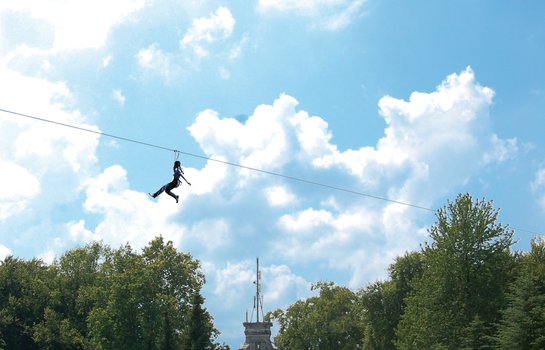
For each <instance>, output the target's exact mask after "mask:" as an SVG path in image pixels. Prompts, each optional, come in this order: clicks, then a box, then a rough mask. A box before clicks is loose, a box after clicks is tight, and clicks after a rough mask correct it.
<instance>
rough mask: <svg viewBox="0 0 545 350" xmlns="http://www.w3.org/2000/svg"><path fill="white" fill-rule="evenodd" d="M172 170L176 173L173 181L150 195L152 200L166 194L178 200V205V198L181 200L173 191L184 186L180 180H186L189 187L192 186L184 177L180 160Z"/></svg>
mask: <svg viewBox="0 0 545 350" xmlns="http://www.w3.org/2000/svg"><path fill="white" fill-rule="evenodd" d="M172 170H173V171H174V178H173V179H172V181H171V182H169V183H168V184H166V185H164V186H163V187H161V188H160V189H159V190H158V191H157V192H155V193H154V194H151V193H148V194H149V195H150V196H151V197H152V198H157V197H158V196H159V195H160V194H161V193H163V192H166V193H167V194H168V195H169V196H171V197H173V198H174V199H176V203H178V198H179V197H178V195H176V194H174V193H172V192H171V190H173V189H175V188H176V187H178V186H180V185H181V184H182V181H181V180H180V178H182V179H184V181H185V182H187V184H188V185H189V186H191V183H189V181H187V179H186V178H185V177H184V170H183V169H182V166H181V164H180V161H179V160H177V161H175V162H174V167H173V169H172Z"/></svg>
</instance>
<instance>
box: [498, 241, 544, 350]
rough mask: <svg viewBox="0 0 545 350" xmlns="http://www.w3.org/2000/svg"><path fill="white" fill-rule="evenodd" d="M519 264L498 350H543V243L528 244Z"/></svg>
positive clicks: (503, 320) (502, 322) (500, 329)
mask: <svg viewBox="0 0 545 350" xmlns="http://www.w3.org/2000/svg"><path fill="white" fill-rule="evenodd" d="M519 264H520V270H519V274H518V276H517V279H516V281H515V282H514V283H513V285H512V286H511V288H510V291H509V295H508V300H509V305H508V307H507V308H506V309H505V310H504V311H503V317H502V320H501V323H500V326H499V329H498V335H497V344H498V348H500V349H530V350H532V349H545V240H544V239H543V238H541V239H534V240H532V243H531V251H530V253H529V254H525V255H523V256H522V258H521V261H520V263H519Z"/></svg>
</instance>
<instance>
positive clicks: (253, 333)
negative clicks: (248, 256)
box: [239, 258, 276, 350]
mask: <svg viewBox="0 0 545 350" xmlns="http://www.w3.org/2000/svg"><path fill="white" fill-rule="evenodd" d="M256 275H257V276H256V277H257V278H256V281H255V284H256V294H255V297H254V310H256V322H248V313H246V322H244V323H243V325H244V335H245V336H246V339H245V340H244V344H242V345H241V346H240V349H239V350H276V349H275V348H274V346H273V345H272V343H271V327H272V323H271V322H265V321H264V320H262V321H261V322H260V321H259V311H261V314H263V300H262V299H261V296H260V294H261V271H259V258H258V259H257V274H256Z"/></svg>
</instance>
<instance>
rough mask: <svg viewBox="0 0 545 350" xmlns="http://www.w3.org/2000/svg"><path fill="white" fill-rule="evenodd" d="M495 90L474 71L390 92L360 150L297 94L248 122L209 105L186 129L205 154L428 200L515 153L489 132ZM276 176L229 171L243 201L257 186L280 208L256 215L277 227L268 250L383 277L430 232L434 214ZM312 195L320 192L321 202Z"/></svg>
mask: <svg viewBox="0 0 545 350" xmlns="http://www.w3.org/2000/svg"><path fill="white" fill-rule="evenodd" d="M493 96H494V92H493V91H492V90H491V89H490V88H488V87H483V86H481V85H480V84H478V83H477V82H476V81H475V77H474V73H473V71H472V70H471V69H470V68H467V69H465V70H464V71H462V72H461V73H459V74H452V75H450V76H448V77H447V78H446V79H445V81H443V82H442V83H441V84H440V85H439V86H438V87H437V88H436V90H435V91H432V92H429V93H425V92H414V93H412V94H411V96H410V98H409V100H408V101H403V100H400V99H396V98H393V97H389V96H386V97H384V98H382V99H381V100H380V102H379V109H380V110H379V111H380V115H381V116H382V117H383V118H384V120H385V122H386V128H385V131H384V136H383V137H382V138H381V139H380V140H379V141H378V142H377V144H376V145H375V146H374V147H362V148H360V149H348V150H340V149H339V148H338V146H337V145H335V144H333V143H332V142H331V140H332V133H331V131H330V129H329V126H328V124H327V122H326V121H325V120H324V119H323V118H321V117H319V116H310V115H309V114H308V113H307V112H305V111H298V110H297V104H298V103H297V101H296V100H295V99H294V98H293V97H291V96H288V95H285V94H283V95H281V96H280V97H279V98H278V99H277V100H276V101H274V103H272V104H271V105H261V106H258V107H257V108H256V109H255V110H254V112H253V114H252V115H251V116H250V117H249V118H248V119H247V120H246V121H245V122H240V121H238V120H236V119H234V118H220V117H219V115H218V113H217V112H215V111H212V110H205V111H203V112H201V113H200V114H199V115H198V116H197V118H196V119H195V122H194V123H193V124H192V125H191V126H190V127H189V128H188V130H189V131H190V133H191V135H192V136H193V138H194V139H195V140H196V141H197V142H198V143H199V145H200V147H201V148H202V149H203V150H204V152H205V153H206V154H210V155H218V156H221V157H222V158H223V159H226V160H228V161H230V162H236V163H239V164H243V165H247V166H251V167H255V168H259V169H263V170H267V171H277V172H282V173H285V174H289V175H291V174H298V176H300V177H302V178H311V179H312V178H316V177H318V178H322V175H323V178H326V179H328V180H324V181H325V182H326V183H328V184H331V181H332V182H333V183H332V184H333V185H335V184H336V180H331V179H337V178H341V177H342V178H343V183H342V185H339V187H345V188H357V189H358V191H360V192H363V193H369V194H372V195H378V196H382V197H388V198H391V199H394V200H398V201H403V202H407V203H412V204H416V205H420V206H423V207H430V206H432V205H433V204H434V203H435V201H436V200H437V199H439V198H442V196H444V195H446V194H448V193H451V192H452V191H453V189H454V190H455V191H456V190H457V189H458V188H460V187H461V186H463V184H464V183H465V182H466V181H467V179H469V178H471V177H472V176H474V175H475V174H477V173H478V172H479V171H480V170H481V169H482V168H483V167H484V166H487V165H488V164H490V163H492V162H502V161H506V160H508V159H511V158H513V157H514V156H516V154H517V152H518V146H517V140H516V139H508V140H504V139H500V138H499V137H498V136H497V135H496V134H495V133H494V132H492V130H491V121H490V115H489V108H490V105H491V103H492V98H493ZM309 169H310V170H309ZM309 171H311V172H312V173H310V172H309ZM276 180H277V179H272V178H271V177H270V175H264V174H260V173H253V172H250V171H244V170H236V169H231V170H230V172H228V173H227V174H226V177H225V178H224V181H223V182H224V183H225V182H227V183H232V182H234V183H235V185H230V186H232V187H234V188H236V191H237V196H236V197H237V198H239V197H244V198H245V197H250V196H252V194H253V193H255V191H256V188H260V189H261V191H263V192H264V193H265V197H264V198H265V200H266V204H268V205H269V206H272V207H273V208H274V210H278V212H273V213H268V215H269V216H268V217H267V218H260V217H254V218H251V219H250V222H252V221H255V225H257V226H267V225H271V224H272V225H274V227H275V228H276V229H277V231H278V232H277V233H276V234H275V237H274V239H273V238H266V239H264V240H261V241H260V242H261V243H262V244H265V246H266V247H268V249H269V250H271V249H272V251H273V252H274V254H276V255H277V256H280V257H282V258H283V259H287V260H288V261H292V262H294V263H304V262H306V263H308V262H309V261H312V262H315V263H318V262H320V263H321V264H324V262H326V264H327V266H329V267H330V268H333V269H340V270H346V269H349V270H350V271H352V279H351V281H350V285H351V286H361V283H364V282H365V281H369V280H373V279H375V278H379V277H382V276H384V274H385V267H386V266H387V265H388V264H389V263H391V260H392V259H393V258H394V257H395V256H397V255H399V254H403V253H404V251H406V250H411V249H416V248H417V247H418V242H419V241H421V240H422V239H423V237H424V235H425V231H424V230H422V225H427V224H429V220H422V219H419V218H422V217H429V216H431V213H429V212H424V213H422V211H421V210H420V209H415V208H408V207H405V206H402V205H400V204H394V203H386V202H382V201H378V200H376V199H365V198H358V197H357V196H352V197H351V198H348V199H347V198H346V197H343V200H342V201H340V200H337V197H339V196H340V195H341V194H339V193H336V192H333V193H331V191H326V192H325V193H324V194H323V195H322V194H321V192H319V191H313V189H309V188H308V187H306V186H293V188H292V189H291V191H290V193H289V195H288V196H287V193H284V190H283V188H286V187H285V186H280V185H278V184H277V183H275V182H272V181H276ZM211 193H214V192H211ZM216 193H217V194H218V195H223V194H225V193H226V192H224V191H220V192H216ZM326 196H327V197H326ZM343 196H345V195H343ZM293 198H297V201H294V200H293ZM309 198H315V199H316V198H318V202H319V203H320V206H319V207H316V201H314V202H312V201H309ZM288 199H289V200H288ZM254 201H255V199H254ZM241 203H246V202H245V201H242V202H241ZM309 203H312V204H309ZM286 204H290V205H289V207H288V206H286ZM243 212H244V213H245V211H244V210H243ZM240 215H242V214H240ZM263 215H267V214H263ZM247 219H248V218H247V217H246V220H247ZM232 220H238V216H237V217H236V219H235V218H232ZM240 220H245V219H240ZM420 220H422V222H421V221H420ZM250 225H252V224H250ZM415 233H416V234H415ZM231 234H233V235H235V236H237V233H235V232H231ZM238 236H239V237H241V236H240V234H238ZM240 239H242V238H240ZM244 239H246V237H245V238H244ZM234 240H235V241H236V238H235V239H234ZM370 261H373V264H371V263H370Z"/></svg>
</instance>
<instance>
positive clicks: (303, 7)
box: [258, 0, 366, 30]
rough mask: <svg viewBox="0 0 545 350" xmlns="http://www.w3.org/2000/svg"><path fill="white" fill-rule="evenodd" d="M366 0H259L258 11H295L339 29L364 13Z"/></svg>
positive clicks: (321, 25)
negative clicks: (363, 8)
mask: <svg viewBox="0 0 545 350" xmlns="http://www.w3.org/2000/svg"><path fill="white" fill-rule="evenodd" d="M365 3H366V0H259V2H258V11H259V12H261V13H264V14H271V13H283V14H286V15H290V16H291V15H293V14H294V13H295V14H297V15H300V16H303V17H308V18H310V19H312V20H313V22H314V26H315V27H317V28H320V29H326V30H339V29H342V28H345V27H346V26H348V25H349V24H350V23H351V22H352V21H353V20H354V19H355V18H357V17H358V16H360V15H361V14H362V7H363V5H364V4H365Z"/></svg>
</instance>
